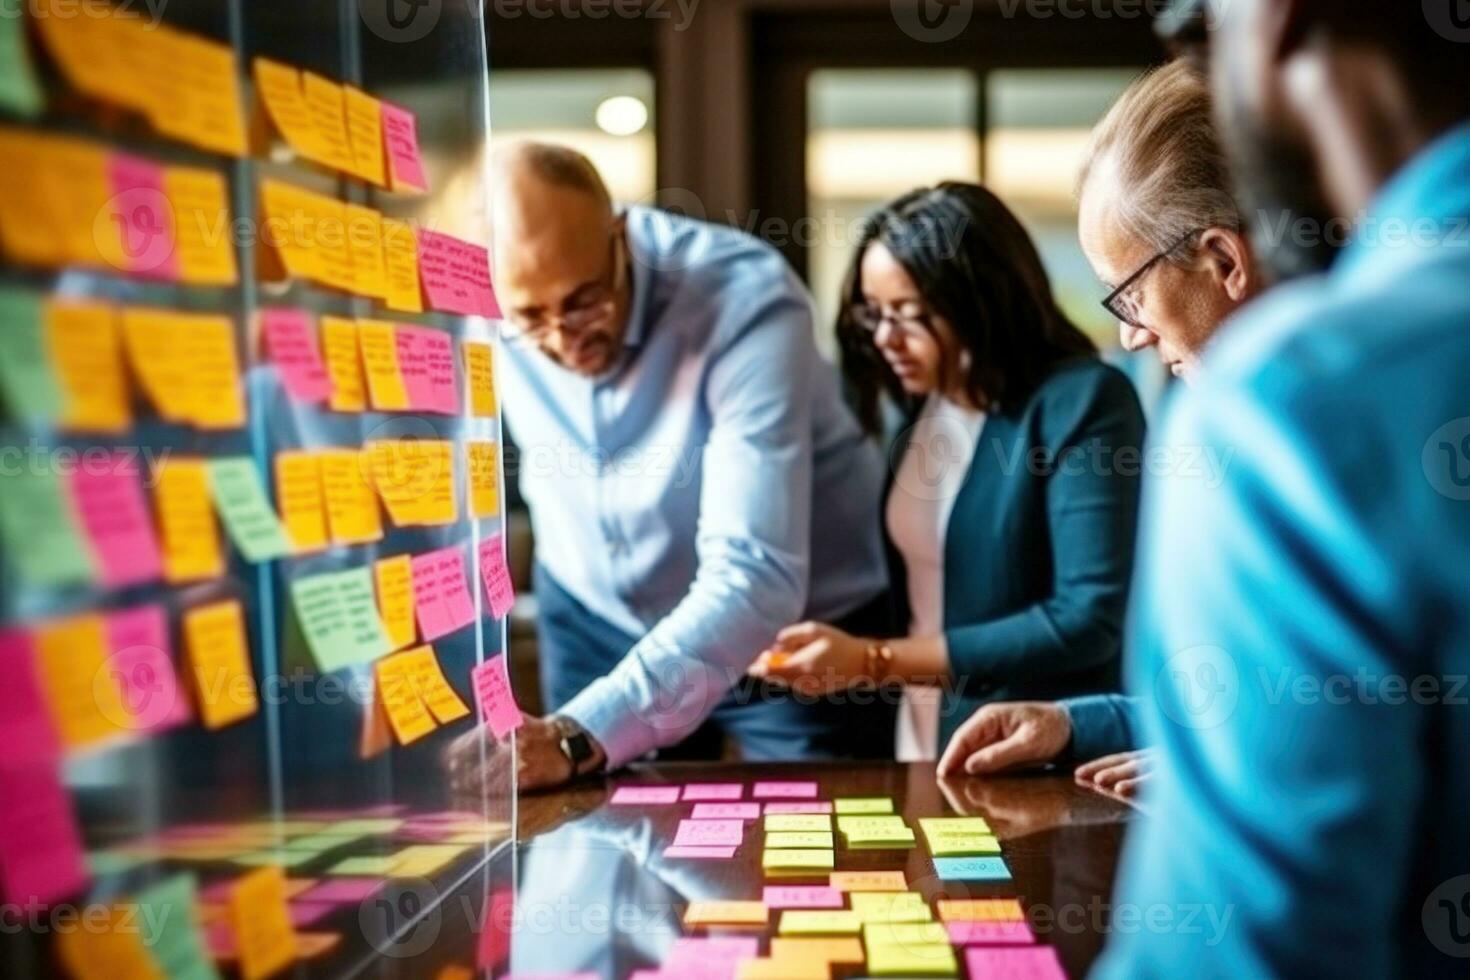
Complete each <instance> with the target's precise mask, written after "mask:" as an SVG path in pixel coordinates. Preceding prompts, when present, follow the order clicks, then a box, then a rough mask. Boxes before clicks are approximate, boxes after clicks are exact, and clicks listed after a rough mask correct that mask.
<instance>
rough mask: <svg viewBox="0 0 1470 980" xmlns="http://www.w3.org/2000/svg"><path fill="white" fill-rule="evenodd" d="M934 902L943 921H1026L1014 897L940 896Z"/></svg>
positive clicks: (1024, 914) (1024, 913)
mask: <svg viewBox="0 0 1470 980" xmlns="http://www.w3.org/2000/svg"><path fill="white" fill-rule="evenodd" d="M935 904H936V905H937V907H938V909H939V918H941V919H942V920H944V921H945V922H1024V921H1026V912H1025V911H1024V910H1023V909H1022V908H1021V903H1020V902H1019V901H1017V900H1016V899H1014V898H941V899H940V900H939V901H938V902H936V903H935Z"/></svg>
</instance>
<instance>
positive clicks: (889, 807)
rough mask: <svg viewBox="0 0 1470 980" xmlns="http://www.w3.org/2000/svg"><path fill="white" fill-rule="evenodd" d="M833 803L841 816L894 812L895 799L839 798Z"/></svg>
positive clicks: (873, 797) (883, 797) (881, 797)
mask: <svg viewBox="0 0 1470 980" xmlns="http://www.w3.org/2000/svg"><path fill="white" fill-rule="evenodd" d="M832 802H833V805H834V807H835V808H836V811H837V812H838V813H839V814H842V813H860V814H866V813H892V812H893V797H891V796H872V797H845V798H844V797H839V798H837V799H836V800H833V801H832Z"/></svg>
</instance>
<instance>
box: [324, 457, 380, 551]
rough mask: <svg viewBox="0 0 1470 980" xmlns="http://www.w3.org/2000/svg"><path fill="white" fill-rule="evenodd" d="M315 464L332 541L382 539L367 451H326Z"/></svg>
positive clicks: (370, 464)
mask: <svg viewBox="0 0 1470 980" xmlns="http://www.w3.org/2000/svg"><path fill="white" fill-rule="evenodd" d="M318 461H319V462H320V464H321V468H322V490H323V492H324V494H325V496H326V501H327V526H328V527H329V528H330V529H331V532H332V540H333V541H334V542H336V543H337V544H367V543H368V542H371V541H380V540H382V537H383V521H382V517H381V516H380V515H379V514H378V500H377V497H376V496H375V495H374V493H373V485H372V483H371V481H370V480H369V478H368V474H369V473H370V471H371V466H372V463H371V460H370V459H369V458H368V454H367V452H366V450H361V451H360V450H356V449H328V450H324V451H323V452H321V453H320V454H319V455H318Z"/></svg>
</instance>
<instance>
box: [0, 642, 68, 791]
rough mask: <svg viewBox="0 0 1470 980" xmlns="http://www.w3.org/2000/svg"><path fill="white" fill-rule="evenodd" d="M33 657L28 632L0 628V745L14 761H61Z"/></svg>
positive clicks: (33, 644)
mask: <svg viewBox="0 0 1470 980" xmlns="http://www.w3.org/2000/svg"><path fill="white" fill-rule="evenodd" d="M36 657H37V654H36V645H35V643H34V641H33V639H32V637H31V634H30V633H28V632H26V631H24V630H20V629H0V671H3V673H4V675H5V678H6V683H4V684H0V744H3V745H5V746H6V748H7V750H8V751H10V752H11V753H12V754H13V755H14V756H15V758H16V759H24V760H26V761H27V762H29V763H35V764H48V765H49V764H54V763H57V761H58V760H59V759H60V758H61V739H60V737H59V736H58V734H57V731H56V725H55V723H54V722H53V721H52V718H51V709H50V708H49V707H48V705H47V703H46V696H45V694H44V691H43V688H42V685H41V676H40V664H39V663H38V661H37V659H36ZM0 814H3V808H0ZM0 818H3V817H0Z"/></svg>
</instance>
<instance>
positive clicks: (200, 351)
mask: <svg viewBox="0 0 1470 980" xmlns="http://www.w3.org/2000/svg"><path fill="white" fill-rule="evenodd" d="M178 323H179V341H180V352H181V353H180V356H181V358H182V361H183V368H184V374H185V376H186V377H187V378H188V379H189V381H188V392H189V396H188V397H189V401H190V409H189V420H190V421H191V422H193V423H194V424H195V425H197V426H198V427H199V428H201V429H204V430H207V431H219V430H226V429H239V428H241V427H243V426H244V425H245V399H244V395H243V392H242V390H241V386H240V360H239V354H238V352H237V351H236V350H235V328H234V325H233V324H232V323H231V322H230V319H229V318H228V317H223V316H198V315H184V316H181V317H179V320H178Z"/></svg>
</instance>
